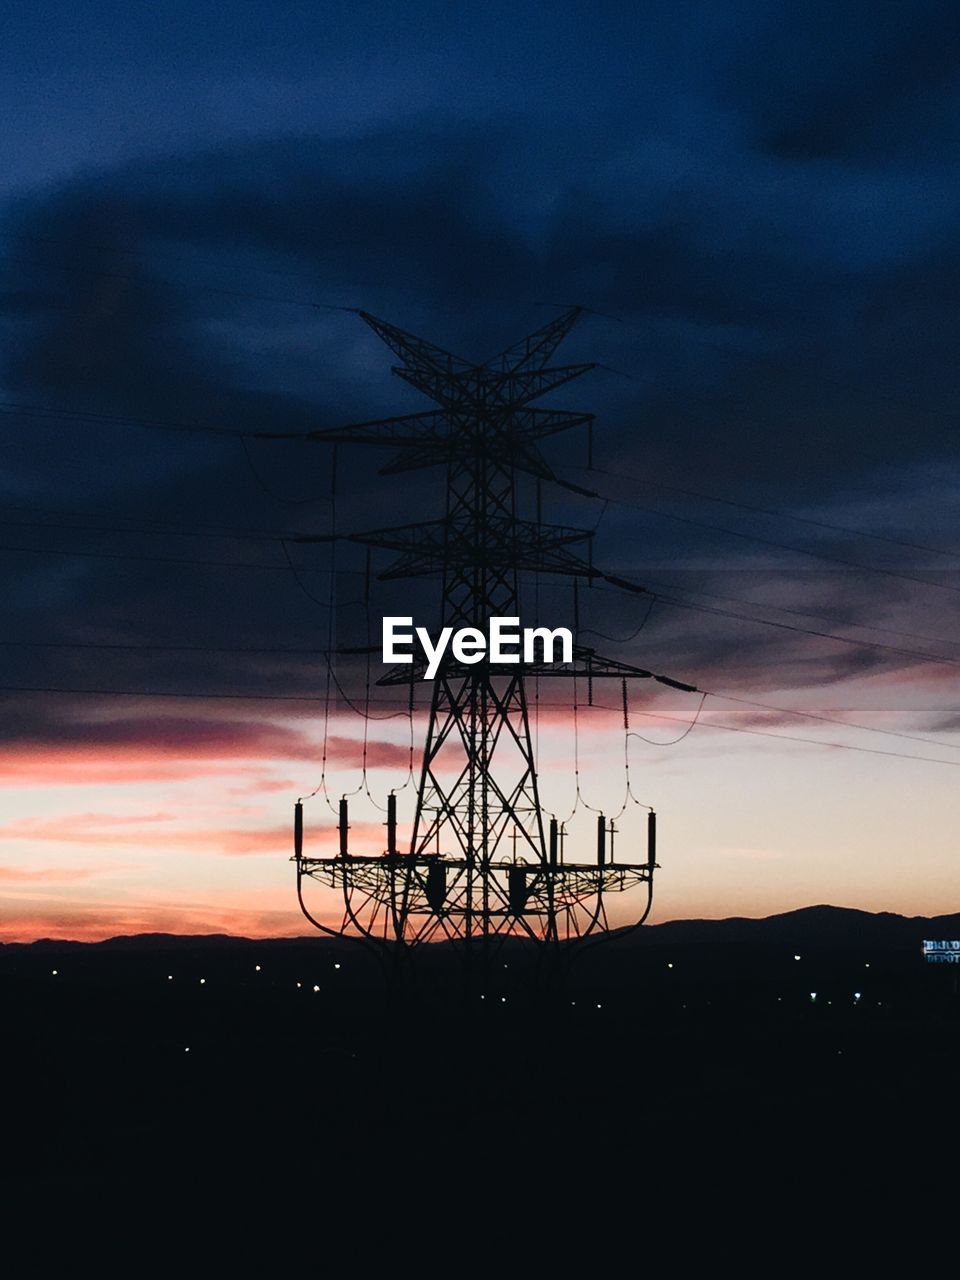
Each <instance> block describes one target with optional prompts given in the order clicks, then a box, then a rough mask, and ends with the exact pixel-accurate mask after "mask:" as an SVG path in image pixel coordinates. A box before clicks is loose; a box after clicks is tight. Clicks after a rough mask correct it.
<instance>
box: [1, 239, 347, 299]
mask: <svg viewBox="0 0 960 1280" xmlns="http://www.w3.org/2000/svg"><path fill="white" fill-rule="evenodd" d="M0 257H2V258H3V260H4V261H5V262H15V263H17V264H18V265H19V266H25V267H48V266H49V265H50V264H49V263H48V262H44V261H43V260H42V259H30V258H18V257H16V256H15V255H13V254H9V253H4V254H0ZM70 270H71V271H79V272H81V273H82V274H83V275H88V276H103V277H104V278H105V279H108V280H122V281H124V282H126V283H127V284H135V285H140V286H143V285H147V286H150V287H153V288H156V287H159V288H162V289H173V290H175V291H179V292H182V293H216V294H220V295H221V296H222V297H226V298H236V299H239V300H241V301H244V302H271V303H275V304H277V305H279V306H287V307H306V308H307V309H308V310H311V311H316V310H317V309H318V308H319V309H322V310H324V311H353V310H355V308H353V307H343V306H334V305H332V304H331V303H325V302H314V301H311V300H310V299H307V298H281V297H278V296H277V295H275V294H274V295H270V294H263V293H249V292H247V291H246V290H240V289H225V288H224V287H223V286H222V285H209V284H197V283H195V282H194V283H191V284H187V283H184V282H179V281H176V280H162V279H159V278H158V277H157V276H148V275H130V274H127V273H125V272H122V271H108V270H106V269H105V268H103V267H91V266H86V265H84V264H83V263H76V262H71V263H70Z"/></svg>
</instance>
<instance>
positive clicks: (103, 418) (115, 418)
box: [0, 400, 250, 438]
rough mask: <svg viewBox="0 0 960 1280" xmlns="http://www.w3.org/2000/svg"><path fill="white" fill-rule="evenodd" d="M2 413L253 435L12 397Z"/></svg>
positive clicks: (41, 419) (153, 428) (38, 418)
mask: <svg viewBox="0 0 960 1280" xmlns="http://www.w3.org/2000/svg"><path fill="white" fill-rule="evenodd" d="M0 413H4V414H7V415H16V416H17V417H23V418H31V419H35V420H36V421H39V422H47V421H49V420H50V419H61V418H62V419H64V420H72V419H76V420H77V421H78V422H89V423H91V424H95V425H97V426H100V425H103V426H117V427H137V428H143V429H144V430H149V431H182V432H186V433H187V434H193V435H212V436H229V437H232V438H236V437H237V436H244V435H249V434H250V433H249V432H245V431H236V430H234V429H232V428H230V427H212V426H209V425H206V424H204V423H200V422H171V421H168V420H165V419H161V418H140V417H136V416H134V415H131V414H111V413H96V412H94V411H92V410H87V409H58V408H55V407H54V406H52V405H40V404H22V403H20V402H19V401H12V400H0Z"/></svg>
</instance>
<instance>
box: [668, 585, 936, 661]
mask: <svg viewBox="0 0 960 1280" xmlns="http://www.w3.org/2000/svg"><path fill="white" fill-rule="evenodd" d="M657 602H658V603H659V604H665V605H668V606H672V607H673V608H675V609H694V610H696V611H697V612H698V613H710V614H714V615H715V616H717V617H719V618H733V619H736V620H737V621H739V622H755V623H757V624H758V625H759V626H763V627H774V628H775V629H776V630H778V631H793V632H796V633H797V634H799V635H805V636H816V637H818V638H819V639H823V640H836V641H838V642H839V643H840V644H849V645H855V646H856V647H857V648H860V649H879V650H883V651H885V652H887V653H896V654H899V655H900V656H901V657H905V658H916V659H919V660H920V661H921V662H929V663H933V664H934V665H938V664H946V665H947V666H952V667H956V666H960V658H949V657H947V656H946V655H945V654H930V653H923V652H921V651H920V650H918V649H901V648H899V647H898V646H897V645H891V644H882V643H881V642H880V641H879V640H855V639H853V638H852V637H850V636H838V635H835V634H834V633H833V632H831V631H816V630H814V629H813V628H812V627H798V626H794V625H792V624H791V623H789V622H775V621H774V620H773V619H771V618H751V617H749V616H748V615H746V614H742V613H734V612H733V611H731V610H729V609H717V608H714V607H713V606H711V605H705V604H695V603H694V602H693V601H691V600H672V599H670V598H669V597H668V596H662V595H659V594H658V595H657Z"/></svg>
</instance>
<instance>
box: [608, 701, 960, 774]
mask: <svg viewBox="0 0 960 1280" xmlns="http://www.w3.org/2000/svg"><path fill="white" fill-rule="evenodd" d="M606 709H607V710H608V711H614V710H616V709H617V708H614V707H608V708H606ZM630 714H631V715H642V716H645V717H647V718H648V719H654V720H673V721H676V723H677V724H686V725H691V726H692V724H693V722H692V721H690V720H683V719H682V718H681V717H679V716H667V715H657V714H655V713H654V712H647V711H634V710H633V709H632V708H631V712H630ZM700 724H701V727H702V728H705V729H719V730H721V731H722V732H724V733H747V734H751V735H752V736H754V737H758V738H774V739H776V740H778V741H780V742H802V743H805V744H806V745H807V746H808V747H829V748H831V749H833V750H837V751H860V752H863V753H864V754H865V755H870V756H891V757H893V758H894V759H897V760H914V761H916V762H917V763H919V764H944V765H948V766H950V767H951V768H953V769H960V760H941V759H940V758H939V757H937V756H913V755H910V754H909V753H908V752H905V751H882V750H880V748H878V747H858V746H854V745H853V744H852V743H848V742H821V741H820V740H819V739H817V738H798V737H796V736H795V735H793V734H788V733H771V732H770V731H769V730H767V729H747V728H745V727H743V726H742V725H732V724H717V723H716V721H714V720H706V721H704V720H701V721H700ZM628 736H629V737H638V736H640V735H638V734H634V733H633V732H632V731H628ZM644 741H646V739H644Z"/></svg>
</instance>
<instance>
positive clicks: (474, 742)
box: [295, 308, 690, 950]
mask: <svg viewBox="0 0 960 1280" xmlns="http://www.w3.org/2000/svg"><path fill="white" fill-rule="evenodd" d="M578 313H579V309H578V308H574V309H572V310H570V311H568V312H566V313H565V314H564V315H562V316H560V317H559V318H557V319H555V320H553V321H551V322H550V323H549V324H547V325H545V326H544V327H543V328H542V329H539V330H537V331H536V332H535V333H533V334H531V335H530V336H529V337H527V338H525V339H524V340H523V341H521V342H519V343H517V344H516V345H515V346H512V347H509V348H508V349H507V350H506V351H504V352H502V353H501V354H500V355H498V356H496V357H495V358H494V359H492V360H489V361H487V362H486V363H485V364H473V363H470V362H468V361H466V360H462V359H460V358H459V357H457V356H454V355H452V354H450V353H449V352H448V351H444V350H442V349H441V348H439V347H436V346H433V345H432V344H431V343H429V342H425V341H424V340H423V339H421V338H417V337H415V336H413V335H412V334H409V333H406V332H404V331H403V330H401V329H398V328H396V327H395V326H393V325H390V324H387V323H386V322H384V321H383V320H379V319H377V318H376V317H374V316H372V315H369V314H367V313H366V312H360V313H359V314H360V316H361V317H362V319H363V320H364V321H365V322H366V323H367V324H368V325H369V326H370V327H371V328H372V329H373V330H374V332H375V333H376V334H378V335H379V337H381V338H382V339H383V341H384V342H385V343H386V344H387V345H388V346H389V347H390V348H391V349H392V351H393V352H394V353H395V354H396V355H397V356H398V357H399V360H400V362H401V363H400V364H399V365H397V366H396V367H395V368H394V370H393V372H394V373H395V374H396V375H397V376H399V377H401V378H403V379H404V380H405V381H407V382H409V383H410V384H411V385H413V386H414V387H416V388H417V389H418V390H420V391H422V392H424V393H425V394H426V395H427V396H429V397H430V398H431V399H432V400H433V401H434V402H435V404H436V405H437V407H436V408H434V409H431V410H429V411H426V412H423V413H417V414H410V415H405V416H403V417H394V418H386V419H381V420H377V421H370V422H363V423H359V424H356V425H351V426H347V427H342V428H335V429H332V430H322V431H317V432H314V433H312V434H311V436H310V438H311V439H313V440H316V441H324V442H328V443H331V444H338V443H349V444H366V445H377V446H381V447H382V446H385V445H386V446H390V447H391V448H392V449H393V451H394V454H393V457H392V458H391V460H390V461H389V462H388V463H387V464H386V465H385V466H384V467H383V468H382V472H381V473H382V474H397V473H401V472H404V471H409V470H413V469H416V468H423V467H441V466H442V467H444V468H445V469H446V510H445V512H444V514H443V516H442V517H441V518H439V519H435V520H424V521H419V522H417V523H414V524H409V525H404V526H400V527H395V528H385V529H377V530H372V531H367V532H362V533H354V534H350V535H347V536H348V537H349V539H350V540H352V541H354V542H358V543H361V544H364V545H366V546H368V547H374V548H385V549H388V550H390V551H393V552H395V553H396V558H395V559H394V561H393V563H392V564H391V565H390V566H389V567H388V568H387V569H386V570H385V572H384V573H382V574H381V575H380V576H381V578H384V579H387V578H408V577H409V578H413V577H425V576H434V575H435V576H436V577H438V578H440V579H441V581H442V584H443V595H442V599H443V616H442V619H441V624H442V625H444V626H451V627H453V628H455V629H458V628H461V627H475V628H477V629H478V630H479V631H481V632H483V633H485V634H486V633H487V630H488V623H489V621H490V619H491V618H493V617H499V618H504V617H517V616H518V615H519V612H520V610H519V588H518V577H519V575H520V574H521V573H537V574H553V575H560V576H562V577H566V578H572V579H584V580H588V581H589V580H592V579H597V578H600V579H603V580H605V581H607V582H610V583H613V584H614V585H615V586H617V587H620V588H624V589H626V590H630V591H637V592H640V591H642V590H643V589H642V588H640V587H637V586H635V585H634V584H632V583H628V582H625V581H623V580H622V579H619V578H616V577H613V576H611V575H608V574H605V573H603V572H602V571H601V570H600V569H598V568H596V567H595V566H594V564H593V560H592V555H591V554H590V551H589V547H590V543H591V539H592V537H593V533H592V532H591V531H590V530H586V529H579V528H570V527H566V526H559V525H552V524H545V523H544V522H543V521H542V520H541V519H540V512H539V506H540V504H539V487H538V500H537V508H538V510H537V513H536V516H537V518H536V519H534V520H530V519H525V518H522V517H521V515H520V514H518V510H517V508H518V494H517V477H518V475H519V474H520V473H525V474H526V475H528V476H532V477H534V478H535V479H536V480H537V481H538V482H539V481H557V477H556V476H555V475H554V473H553V471H552V470H551V468H550V466H549V464H548V462H547V460H546V458H545V457H544V455H543V453H542V451H541V447H540V446H541V442H542V441H543V440H545V439H546V438H548V437H550V436H553V435H556V434H557V433H559V432H562V431H567V430H569V429H571V428H573V427H588V428H589V426H590V424H591V423H592V415H591V414H587V413H579V412H565V411H561V410H558V409H542V408H534V407H533V402H534V401H535V400H537V399H538V398H539V397H540V396H542V395H544V394H545V393H546V392H548V391H552V390H554V389H555V388H557V387H559V386H561V385H563V384H564V383H567V382H570V381H572V380H573V379H574V378H577V377H579V376H580V375H581V374H583V373H585V372H586V371H587V370H588V369H591V368H593V367H594V366H592V365H589V364H570V365H553V364H551V360H552V357H553V355H554V352H555V351H556V349H557V347H558V345H559V344H560V342H561V341H562V340H563V338H564V337H565V336H566V335H567V334H568V333H569V332H570V330H571V328H572V327H573V325H574V323H575V322H576V320H577V316H578ZM566 487H567V488H574V486H571V485H567V486H566ZM322 540H324V539H318V541H322ZM583 549H586V557H584V555H583V554H582V551H583ZM425 667H426V663H425V661H424V660H423V659H419V660H418V659H417V658H416V657H415V658H414V664H413V667H412V668H411V667H410V666H401V667H398V668H395V669H393V670H391V671H389V672H388V673H387V674H386V675H385V676H384V677H383V678H382V679H381V680H380V681H379V683H380V684H382V685H403V684H409V683H410V682H411V681H419V680H422V679H423V678H424V671H425ZM531 675H536V676H539V677H541V678H546V677H552V678H558V679H566V680H568V681H569V680H571V679H576V678H580V679H582V680H583V681H584V682H585V683H586V684H587V687H588V689H589V698H590V700H592V690H593V682H594V681H595V680H597V679H607V678H614V679H616V680H618V681H621V682H623V691H624V708H625V711H624V714H625V718H626V682H627V681H629V680H635V679H651V678H652V679H656V680H661V681H662V682H664V683H667V684H670V685H672V686H674V687H676V688H681V689H689V688H690V686H689V685H683V684H681V683H679V682H677V681H672V680H669V679H668V678H667V677H662V676H654V675H653V673H652V672H649V671H645V670H642V669H640V668H638V667H633V666H630V665H628V664H625V663H622V662H616V661H613V660H610V659H608V658H604V657H602V656H600V655H599V654H597V653H596V652H595V651H594V650H593V649H590V648H586V647H584V646H582V645H579V644H575V645H574V648H573V655H572V661H570V662H561V663H557V664H552V663H548V662H545V661H539V662H536V663H534V664H532V665H531V664H529V663H527V664H523V663H521V664H516V665H505V664H501V665H497V664H495V663H493V662H491V661H490V659H489V655H487V656H485V657H484V658H483V660H482V661H481V662H479V663H476V664H466V663H463V662H459V661H457V659H456V658H455V657H454V656H453V655H452V653H451V652H450V651H449V650H448V651H447V653H446V654H445V656H444V659H443V661H442V664H441V667H440V670H439V672H438V674H437V677H436V679H435V681H434V684H433V690H432V700H431V705H430V719H429V726H428V729H427V734H426V741H425V747H424V754H423V762H422V766H421V770H420V776H419V787H418V793H417V804H416V813H415V817H414V821H413V832H412V839H411V841H410V844H409V847H408V848H404V849H403V850H401V849H399V848H398V847H397V821H396V802H395V797H394V796H391V797H390V799H389V805H388V813H387V823H386V831H387V839H386V848H385V849H383V850H375V851H368V852H359V851H357V850H354V849H351V848H350V846H349V839H348V812H347V801H346V800H341V802H340V816H339V825H340V839H339V850H338V852H337V854H336V855H335V856H332V857H324V858H314V857H305V856H304V854H303V844H302V808H301V807H300V804H299V802H298V807H297V813H296V850H295V860H296V867H297V882H298V893H299V896H300V901H301V905H303V908H304V911H305V913H307V915H308V918H310V919H311V920H313V923H315V924H317V925H318V927H320V928H322V929H325V931H327V932H337V930H332V929H330V928H329V927H327V926H324V925H322V924H320V923H319V921H317V920H315V919H314V917H313V915H312V914H311V913H310V912H309V911H308V909H307V907H306V904H305V903H304V898H303V887H304V880H305V879H307V878H312V879H314V880H317V881H319V882H321V883H322V884H324V885H327V886H330V887H332V888H335V889H337V890H338V891H339V892H340V893H342V898H343V906H344V915H343V920H342V924H341V929H340V931H341V932H351V931H355V932H357V933H359V934H361V935H364V936H366V937H369V938H376V939H381V940H384V941H391V940H392V941H395V942H398V943H400V944H402V945H404V946H413V945H416V944H418V943H421V942H424V941H427V940H431V939H439V938H446V939H449V940H451V941H452V942H454V943H456V944H458V945H461V946H463V947H464V948H466V949H467V950H469V949H470V948H471V947H472V946H473V944H475V943H479V944H481V945H482V946H485V947H486V946H488V945H489V944H490V943H491V942H492V941H494V940H497V939H502V938H504V937H506V936H508V935H521V936H525V937H527V938H531V939H536V940H538V941H542V942H547V943H549V942H558V941H563V940H574V939H586V938H588V937H597V936H599V935H601V934H602V933H604V932H605V931H606V930H607V929H608V919H607V911H606V899H607V896H608V895H610V894H612V893H620V892H623V891H625V890H628V889H632V888H640V889H642V891H643V892H644V903H643V906H642V908H641V909H640V919H639V921H638V923H642V920H643V919H645V918H646V915H647V913H648V911H649V907H650V902H651V899H652V893H653V873H654V870H655V868H656V865H657V864H656V845H655V815H654V814H653V812H652V811H651V812H650V814H649V824H648V843H647V848H646V849H645V850H644V852H643V856H642V857H640V858H635V857H634V858H628V859H627V860H626V861H619V860H617V859H615V856H614V842H613V836H614V827H613V823H612V822H608V821H607V820H606V818H604V817H603V816H600V817H599V818H598V820H597V846H596V850H595V852H594V856H593V858H592V859H590V860H588V861H585V860H575V859H568V858H567V857H566V856H565V851H564V847H563V845H564V835H565V832H564V830H563V827H562V824H559V823H558V822H557V821H556V820H555V819H551V820H549V821H548V822H545V820H544V813H543V810H542V808H541V803H540V796H539V790H538V783H537V770H536V765H535V758H534V750H533V746H532V742H531V733H530V718H529V713H528V704H527V694H526V689H525V678H527V677H529V676H531Z"/></svg>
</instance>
